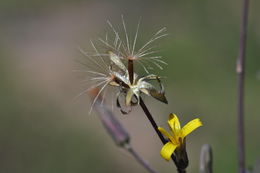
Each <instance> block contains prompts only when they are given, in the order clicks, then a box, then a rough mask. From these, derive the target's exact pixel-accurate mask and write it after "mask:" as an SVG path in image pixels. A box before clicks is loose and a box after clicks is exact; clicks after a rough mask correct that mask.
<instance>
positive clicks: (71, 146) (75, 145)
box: [0, 0, 260, 173]
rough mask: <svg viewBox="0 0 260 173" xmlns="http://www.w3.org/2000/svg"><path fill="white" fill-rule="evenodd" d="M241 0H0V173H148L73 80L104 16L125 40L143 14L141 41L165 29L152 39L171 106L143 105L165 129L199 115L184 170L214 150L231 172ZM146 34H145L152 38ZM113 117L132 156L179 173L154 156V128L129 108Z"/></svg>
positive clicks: (251, 53)
mask: <svg viewBox="0 0 260 173" xmlns="http://www.w3.org/2000/svg"><path fill="white" fill-rule="evenodd" d="M259 6H260V2H259V1H252V2H251V4H250V20H249V30H248V31H249V35H248V47H247V61H246V70H247V71H246V88H245V89H246V96H245V101H246V107H245V111H246V118H245V127H246V158H247V161H246V162H247V166H249V167H252V166H253V165H254V164H255V162H256V160H257V159H258V158H259V157H260V151H259V145H260V136H259V135H258V134H257V132H259V131H260V126H259V124H258V123H259V120H260V107H259V103H260V94H259V93H260V92H259V91H260V58H259V57H260V50H259V46H260V21H259V15H260V12H259ZM240 9H241V2H240V1H235V0H219V1H214V0H209V1H203V0H200V1H186V0H184V1H183V0H181V1H180V0H179V1H177V0H171V1H151V0H150V1H148V0H142V1H137V0H133V1H119V0H111V1H107V0H100V1H94V0H86V1H83V0H73V1H72V0H64V1H61V0H52V1H50V0H47V1H40V0H23V1H18V0H1V1H0V36H1V39H0V110H1V112H0V172H3V173H18V172H19V173H35V172H37V173H46V172H49V173H71V172H74V173H86V172H91V173H99V172H114V173H121V172H126V173H128V172H129V173H130V172H136V173H137V172H145V170H144V169H143V168H142V167H141V166H139V164H137V163H136V161H135V160H133V159H132V158H131V156H130V155H129V154H127V153H126V152H125V151H123V150H121V149H119V148H117V147H116V146H115V145H114V143H113V141H112V140H111V139H110V137H109V136H108V134H107V133H106V132H105V130H104V129H103V127H102V125H101V123H100V121H99V119H98V117H97V116H95V113H94V112H93V113H92V114H91V115H89V114H88V112H89V109H90V101H89V100H88V96H87V95H86V94H85V95H83V96H81V97H79V98H78V99H76V101H75V100H74V99H73V98H75V96H76V95H78V94H79V93H80V92H81V91H82V89H84V88H82V85H81V82H80V81H81V80H82V78H80V77H78V75H77V74H75V73H73V72H72V71H73V70H74V69H77V67H78V66H77V63H76V62H75V59H77V58H78V57H79V56H82V55H80V52H79V51H78V50H77V47H78V46H81V47H82V48H84V50H91V51H92V48H91V44H90V43H89V40H90V39H96V38H97V37H100V36H101V35H104V33H105V31H106V29H107V28H108V25H107V24H106V20H107V19H109V20H110V21H112V23H114V24H121V14H123V15H124V16H125V21H126V23H127V25H128V31H129V32H130V33H134V32H135V28H136V25H137V22H138V20H139V18H140V17H142V21H141V26H140V37H139V41H141V42H142V40H143V41H144V40H147V39H149V38H150V36H151V34H152V33H154V32H155V31H157V30H158V29H160V28H161V27H164V26H165V27H167V30H168V33H169V35H168V36H167V37H166V38H164V39H162V40H160V42H158V44H159V46H160V50H161V52H160V54H161V55H162V56H163V57H164V58H165V59H164V60H165V61H166V62H167V63H168V64H169V65H168V66H167V67H165V69H164V70H163V71H161V70H158V71H154V73H158V74H160V75H162V76H166V77H167V79H166V80H164V81H163V82H164V85H165V89H166V96H167V98H168V101H169V105H164V104H162V103H159V102H158V101H156V100H155V99H150V98H149V99H148V98H145V102H146V103H147V106H148V107H149V108H150V110H151V112H152V113H153V115H154V118H155V119H156V121H157V122H158V124H159V125H160V126H163V127H165V128H167V124H166V120H167V118H168V114H169V113H171V112H174V113H176V114H177V115H178V116H179V118H180V121H181V122H182V124H185V123H187V122H188V121H190V120H191V119H194V118H195V117H199V118H201V120H202V121H203V123H204V126H203V127H202V128H199V129H198V130H196V131H195V132H194V133H193V134H191V135H190V136H189V137H188V140H187V148H188V153H189V158H190V166H189V168H188V172H192V173H196V172H198V163H199V152H200V147H201V145H203V144H204V143H209V144H211V145H212V147H213V153H214V171H215V172H235V171H236V170H237V159H236V157H237V154H236V75H235V65H236V56H237V53H238V47H239V43H238V41H239V20H240ZM149 33H151V34H149ZM114 112H115V114H116V115H117V117H118V118H119V119H120V121H121V122H122V123H123V124H124V126H125V128H126V129H128V131H129V133H130V134H131V137H132V145H133V146H134V147H135V149H136V150H137V151H138V152H139V153H140V154H141V155H142V156H143V157H144V158H145V159H146V160H147V161H148V162H149V163H150V164H151V165H153V166H154V168H156V169H157V170H158V171H159V172H161V173H163V172H175V167H174V164H173V163H172V162H165V161H164V160H163V159H162V158H161V157H160V155H159V151H160V149H161V147H162V145H161V143H160V141H159V139H158V137H157V136H156V134H155V133H154V131H153V129H152V127H151V125H150V124H149V122H148V121H147V119H146V117H145V116H144V114H143V113H142V110H141V109H140V108H138V107H135V108H134V110H133V111H132V112H131V113H130V114H129V115H121V114H120V111H119V110H118V109H115V110H114Z"/></svg>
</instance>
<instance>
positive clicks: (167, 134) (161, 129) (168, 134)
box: [158, 127, 171, 139]
mask: <svg viewBox="0 0 260 173" xmlns="http://www.w3.org/2000/svg"><path fill="white" fill-rule="evenodd" d="M158 130H159V131H160V132H161V133H162V134H163V135H164V136H165V137H167V138H168V139H170V138H171V135H170V133H168V132H167V131H166V130H164V128H162V127H158Z"/></svg>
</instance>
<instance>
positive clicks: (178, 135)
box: [158, 114, 202, 161]
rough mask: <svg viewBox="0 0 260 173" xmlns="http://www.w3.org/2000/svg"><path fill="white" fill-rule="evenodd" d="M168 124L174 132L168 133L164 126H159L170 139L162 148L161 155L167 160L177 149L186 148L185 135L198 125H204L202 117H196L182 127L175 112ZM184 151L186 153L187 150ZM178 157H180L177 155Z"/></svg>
mask: <svg viewBox="0 0 260 173" xmlns="http://www.w3.org/2000/svg"><path fill="white" fill-rule="evenodd" d="M168 124H169V128H170V129H171V131H172V134H170V133H168V132H167V131H166V130H164V129H163V128H161V127H158V130H159V131H160V132H161V133H162V134H163V135H164V136H165V137H167V138H168V139H169V142H167V143H166V144H165V145H164V146H163V148H162V149H161V156H162V157H163V158H164V159H165V160H167V161H168V160H170V158H171V155H172V154H173V153H174V152H175V153H176V151H180V150H185V137H186V136H187V135H188V134H190V133H191V132H192V131H194V130H195V129H197V128H198V127H200V126H202V123H201V121H200V119H198V118H196V119H194V120H192V121H190V122H189V123H187V124H186V125H185V126H184V127H182V128H181V126H180V122H179V119H178V117H177V116H176V115H175V114H170V115H169V120H168ZM180 152H182V151H180ZM184 153H186V150H185V152H184ZM185 157H186V156H185ZM176 158H177V159H178V157H177V156H176Z"/></svg>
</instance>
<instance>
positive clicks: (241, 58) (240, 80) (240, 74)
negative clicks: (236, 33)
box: [236, 0, 249, 173]
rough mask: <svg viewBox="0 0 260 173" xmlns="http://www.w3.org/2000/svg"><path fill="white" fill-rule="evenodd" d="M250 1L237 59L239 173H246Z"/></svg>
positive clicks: (245, 3) (244, 11)
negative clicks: (246, 70) (247, 42)
mask: <svg viewBox="0 0 260 173" xmlns="http://www.w3.org/2000/svg"><path fill="white" fill-rule="evenodd" d="M248 11H249V0H243V8H242V14H241V25H240V47H239V54H238V58H237V68H236V72H237V85H238V91H237V92H238V100H237V138H238V141H237V145H238V172H239V173H245V134H244V79H245V58H246V38H247V23H248Z"/></svg>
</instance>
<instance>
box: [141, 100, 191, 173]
mask: <svg viewBox="0 0 260 173" xmlns="http://www.w3.org/2000/svg"><path fill="white" fill-rule="evenodd" d="M140 106H141V108H142V109H143V111H144V113H145V115H146V117H147V118H148V119H149V121H150V123H151V124H152V126H153V128H154V130H155V132H156V133H157V135H158V136H159V138H160V139H161V141H162V143H163V144H166V143H167V142H168V141H167V140H166V139H165V138H164V137H163V135H162V134H161V132H160V131H159V130H158V126H157V124H156V122H155V121H154V119H153V116H152V114H151V113H150V111H149V110H148V108H147V107H146V105H145V103H144V101H143V99H142V98H141V97H140ZM171 157H172V160H173V162H174V163H175V165H176V167H177V171H178V173H186V170H185V169H182V168H178V164H177V161H176V158H175V156H174V155H172V156H171Z"/></svg>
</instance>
